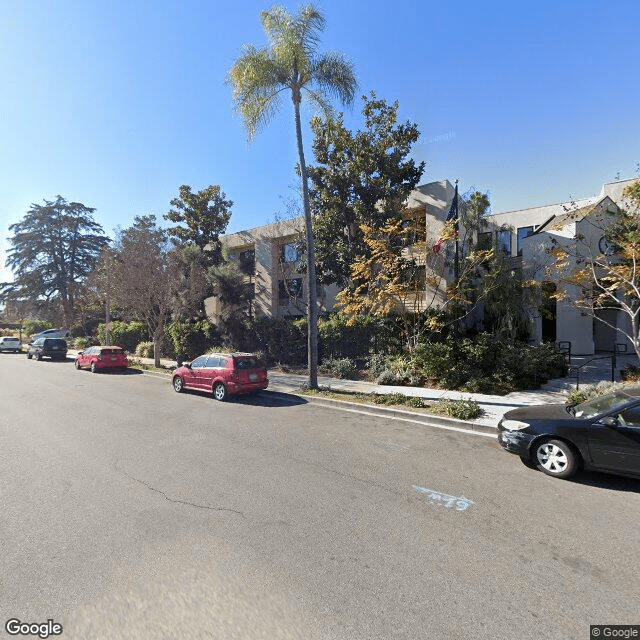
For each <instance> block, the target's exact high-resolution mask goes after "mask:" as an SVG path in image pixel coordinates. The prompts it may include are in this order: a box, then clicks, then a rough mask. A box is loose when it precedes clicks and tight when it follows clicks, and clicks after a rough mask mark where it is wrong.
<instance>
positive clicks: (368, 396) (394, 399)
mask: <svg viewBox="0 0 640 640" xmlns="http://www.w3.org/2000/svg"><path fill="white" fill-rule="evenodd" d="M298 393H299V394H300V395H303V396H314V397H317V398H327V399H329V400H343V401H345V402H353V403H355V404H381V405H385V406H389V407H397V408H400V409H411V410H413V411H416V412H417V413H426V414H432V415H440V416H451V417H453V418H457V419H458V420H473V419H475V418H479V417H480V416H482V415H483V414H484V410H483V409H482V407H481V406H480V405H479V404H478V403H477V402H475V401H474V400H425V399H423V398H418V397H414V396H405V395H403V394H401V393H383V394H378V393H348V392H345V391H330V390H328V389H302V390H301V391H299V392H298Z"/></svg>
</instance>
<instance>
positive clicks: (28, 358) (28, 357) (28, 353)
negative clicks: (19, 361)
mask: <svg viewBox="0 0 640 640" xmlns="http://www.w3.org/2000/svg"><path fill="white" fill-rule="evenodd" d="M31 357H32V354H31V351H27V360H31Z"/></svg>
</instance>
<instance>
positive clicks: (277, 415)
mask: <svg viewBox="0 0 640 640" xmlns="http://www.w3.org/2000/svg"><path fill="white" fill-rule="evenodd" d="M0 389H1V391H0V507H1V509H2V517H1V518H0V537H1V540H2V552H1V553H0V615H1V616H2V620H1V622H2V633H4V636H3V637H16V636H10V635H9V634H8V633H7V631H5V622H6V621H7V620H9V619H18V620H20V621H21V622H29V623H32V622H33V623H44V622H46V621H47V620H48V619H51V620H53V621H54V622H55V623H59V624H61V625H62V627H63V631H62V635H61V636H58V637H61V638H63V639H66V638H78V639H89V638H91V639H105V640H118V639H120V638H132V639H147V638H149V639H154V640H155V639H162V638H167V639H168V638H179V639H185V640H190V639H192V638H193V639H203V640H205V639H206V640H214V639H215V640H218V639H220V640H235V639H251V640H254V639H255V640H261V639H263V638H264V639H265V640H266V639H269V640H280V639H287V640H288V639H290V638H296V639H298V638H300V639H305V640H307V639H316V638H317V639H322V640H324V639H340V640H342V639H345V640H351V639H353V640H360V639H363V640H364V639H365V638H366V639H376V640H377V639H380V640H387V639H390V638H403V639H411V640H414V639H423V638H436V639H440V638H442V639H460V640H467V639H469V640H470V639H472V638H473V639H474V640H475V639H484V638H487V639H497V640H500V639H505V640H513V639H517V640H528V639H531V640H538V639H547V638H548V639H553V640H556V639H564V638H567V639H571V640H573V639H576V640H579V639H584V640H587V639H588V638H589V637H590V636H589V625H590V624H605V623H607V624H640V599H639V598H638V594H639V593H640V554H639V553H638V550H639V549H640V544H639V543H640V527H639V526H638V523H640V481H635V480H629V479H624V478H616V477H614V476H607V475H600V474H595V473H594V474H582V475H580V476H578V477H577V478H576V480H575V481H571V482H569V481H562V480H557V479H553V478H549V477H547V476H545V475H543V474H542V473H539V472H536V471H533V470H531V469H528V468H526V467H525V466H524V465H523V464H522V463H521V462H520V460H519V459H518V458H517V457H515V456H511V455H509V454H507V453H505V452H503V451H502V450H501V449H500V447H499V446H498V444H497V442H496V440H495V437H493V436H490V435H487V434H471V433H457V432H452V431H445V430H439V429H437V428H429V427H424V426H421V425H416V424H413V423H410V422H402V421H398V420H394V421H389V420H385V419H384V418H382V417H374V416H370V415H364V414H359V413H356V412H354V411H353V410H352V411H348V412H347V411H342V410H340V409H337V408H331V407H325V406H320V405H314V404H312V403H308V402H306V401H305V400H304V399H300V398H296V397H294V396H291V397H289V398H287V397H283V396H282V395H280V394H278V395H276V394H270V393H269V392H268V391H267V392H263V393H262V394H260V395H259V396H252V397H245V398H239V399H232V400H231V401H230V402H226V403H218V402H216V401H215V400H213V399H212V398H210V397H208V396H207V395H205V394H198V393H183V394H177V393H175V392H174V391H173V390H172V388H171V386H170V384H169V382H168V380H167V379H165V378H158V377H153V376H150V375H143V374H140V373H137V372H132V371H130V372H127V373H102V374H91V373H89V372H87V371H76V370H75V369H74V367H73V363H72V361H71V360H70V359H69V360H68V361H67V362H49V361H42V362H36V361H34V360H27V359H26V357H25V356H24V354H22V355H11V354H0ZM463 498H464V499H466V501H465V500H463ZM17 637H20V636H17ZM32 637H37V636H32ZM52 637H53V636H52Z"/></svg>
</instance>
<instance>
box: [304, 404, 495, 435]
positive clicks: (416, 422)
mask: <svg viewBox="0 0 640 640" xmlns="http://www.w3.org/2000/svg"><path fill="white" fill-rule="evenodd" d="M302 397H304V396H302ZM325 406H327V407H330V408H332V409H337V410H338V411H346V412H348V413H359V414H361V415H363V416H373V417H374V418H384V419H385V420H399V421H400V422H412V423H414V424H421V425H422V426H423V427H433V428H434V429H444V430H445V431H457V432H458V433H469V434H471V435H474V436H484V437H485V438H494V439H495V438H497V437H498V434H497V431H496V433H495V434H493V433H484V432H483V431H473V430H472V429H460V428H459V427H448V426H446V425H443V424H431V423H428V422H423V421H422V420H411V418H400V417H398V416H385V415H381V414H379V413H372V412H369V411H362V410H360V409H347V408H345V407H339V406H337V405H325Z"/></svg>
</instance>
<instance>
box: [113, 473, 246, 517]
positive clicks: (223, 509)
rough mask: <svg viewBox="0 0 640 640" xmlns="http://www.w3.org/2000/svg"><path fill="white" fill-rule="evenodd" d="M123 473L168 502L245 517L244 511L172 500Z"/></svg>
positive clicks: (146, 483) (142, 481) (159, 490)
mask: <svg viewBox="0 0 640 640" xmlns="http://www.w3.org/2000/svg"><path fill="white" fill-rule="evenodd" d="M121 473H122V474H123V475H125V476H126V477H127V478H129V480H133V481H134V482H137V483H138V484H141V485H143V486H145V487H147V489H150V490H151V491H154V492H155V493H159V494H160V495H161V496H163V497H164V499H165V500H167V501H168V502H173V503H175V504H184V505H186V506H188V507H195V508H196V509H207V510H209V511H228V512H229V513H236V514H237V515H239V516H241V517H243V518H244V517H245V515H244V513H243V512H242V511H238V510H237V509H230V508H229V507H212V506H211V505H208V504H197V503H196V502H189V501H188V500H178V499H176V498H171V497H169V496H168V495H167V493H166V492H165V491H162V489H156V488H155V487H153V486H152V485H150V484H149V483H148V482H145V481H144V480H140V479H139V478H135V477H134V476H130V475H129V474H128V473H125V472H124V471H121Z"/></svg>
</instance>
